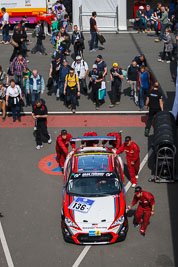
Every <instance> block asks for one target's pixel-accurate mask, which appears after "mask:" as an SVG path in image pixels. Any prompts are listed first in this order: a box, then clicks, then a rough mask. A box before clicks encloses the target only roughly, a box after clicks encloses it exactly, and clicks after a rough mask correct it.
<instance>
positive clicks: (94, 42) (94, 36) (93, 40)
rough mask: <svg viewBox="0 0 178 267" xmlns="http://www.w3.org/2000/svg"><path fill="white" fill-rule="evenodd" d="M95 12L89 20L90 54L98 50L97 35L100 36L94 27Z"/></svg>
mask: <svg viewBox="0 0 178 267" xmlns="http://www.w3.org/2000/svg"><path fill="white" fill-rule="evenodd" d="M95 18H96V12H95V11H94V12H92V17H91V18H90V34H91V40H90V52H94V51H96V49H98V34H99V35H100V32H99V30H98V27H97V25H96V20H95Z"/></svg>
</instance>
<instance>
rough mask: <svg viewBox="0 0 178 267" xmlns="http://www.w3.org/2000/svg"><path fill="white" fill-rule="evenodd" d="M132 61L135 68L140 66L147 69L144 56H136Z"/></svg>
mask: <svg viewBox="0 0 178 267" xmlns="http://www.w3.org/2000/svg"><path fill="white" fill-rule="evenodd" d="M134 60H135V61H136V62H137V66H138V67H139V68H140V67H141V66H145V67H147V61H146V58H145V55H143V54H142V55H140V56H136V57H135V58H134Z"/></svg>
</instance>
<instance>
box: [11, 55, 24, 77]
mask: <svg viewBox="0 0 178 267" xmlns="http://www.w3.org/2000/svg"><path fill="white" fill-rule="evenodd" d="M21 62H22V63H21ZM21 62H20V61H18V60H17V57H15V58H14V60H13V61H12V63H11V66H10V70H11V72H12V74H16V75H17V76H21V75H22V74H23V70H24V67H27V61H26V60H25V58H22V61H21Z"/></svg>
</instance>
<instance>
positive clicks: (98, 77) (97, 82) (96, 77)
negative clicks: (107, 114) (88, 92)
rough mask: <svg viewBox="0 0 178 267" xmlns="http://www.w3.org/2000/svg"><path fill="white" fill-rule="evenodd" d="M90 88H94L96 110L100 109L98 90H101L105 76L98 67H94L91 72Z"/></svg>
mask: <svg viewBox="0 0 178 267" xmlns="http://www.w3.org/2000/svg"><path fill="white" fill-rule="evenodd" d="M88 76H89V78H90V83H89V88H90V87H91V88H92V94H93V103H94V104H95V105H96V110H98V109H99V106H100V101H99V98H98V90H99V89H100V88H101V82H102V81H103V79H104V78H103V74H102V72H101V71H99V70H98V69H97V65H96V64H94V65H93V69H92V70H91V71H90V72H89V75H88Z"/></svg>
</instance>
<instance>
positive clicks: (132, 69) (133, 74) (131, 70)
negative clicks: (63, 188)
mask: <svg viewBox="0 0 178 267" xmlns="http://www.w3.org/2000/svg"><path fill="white" fill-rule="evenodd" d="M138 72H139V67H138V66H137V62H136V60H132V64H130V65H129V66H128V68H127V76H126V79H127V83H128V84H129V85H130V88H131V96H130V99H131V100H134V102H135V105H136V106H138V104H139V102H138V90H137V75H138Z"/></svg>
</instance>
